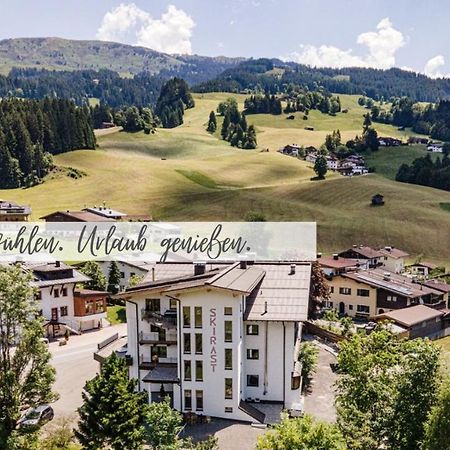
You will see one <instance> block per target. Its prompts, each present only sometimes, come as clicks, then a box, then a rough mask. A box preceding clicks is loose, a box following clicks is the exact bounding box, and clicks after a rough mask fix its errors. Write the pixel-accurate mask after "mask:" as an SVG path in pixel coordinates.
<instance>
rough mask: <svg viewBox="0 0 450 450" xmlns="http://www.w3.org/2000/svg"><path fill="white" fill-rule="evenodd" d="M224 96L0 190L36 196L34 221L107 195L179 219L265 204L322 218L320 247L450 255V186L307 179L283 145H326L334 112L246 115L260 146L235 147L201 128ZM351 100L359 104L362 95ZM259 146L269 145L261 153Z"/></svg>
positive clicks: (305, 169)
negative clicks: (34, 182) (309, 128)
mask: <svg viewBox="0 0 450 450" xmlns="http://www.w3.org/2000/svg"><path fill="white" fill-rule="evenodd" d="M226 97H227V95H226V94H208V95H206V94H205V95H204V96H200V95H199V96H197V98H196V105H197V106H196V107H195V108H194V109H192V110H188V111H187V112H186V116H185V123H184V125H182V126H181V127H178V128H176V129H172V130H158V131H157V133H156V134H155V135H150V136H147V135H145V134H143V133H137V134H126V133H115V134H109V135H104V136H101V137H99V144H100V148H99V150H97V151H76V152H71V153H66V154H62V155H58V156H57V157H56V158H55V160H56V162H57V164H58V165H60V166H65V167H74V168H76V169H78V170H81V171H82V172H84V173H86V176H84V177H82V178H80V179H77V180H75V179H72V178H70V177H68V176H67V175H66V173H65V172H59V173H56V174H53V175H51V176H50V177H49V179H48V180H47V181H46V182H45V183H43V184H42V185H39V186H36V187H33V188H31V189H16V190H8V191H0V197H1V198H5V199H11V200H15V201H18V202H22V203H27V204H31V206H32V208H33V216H34V218H35V219H36V218H38V217H40V216H42V215H44V214H45V213H49V212H51V211H54V210H57V209H62V210H66V209H76V208H78V209H79V208H83V207H84V206H85V205H92V204H100V203H101V202H103V201H106V202H107V203H108V204H109V205H111V206H112V207H115V208H117V209H121V210H124V211H126V212H128V213H130V214H132V213H151V214H153V216H154V217H155V218H157V219H162V220H173V221H176V220H192V221H200V220H243V219H244V217H245V215H246V213H247V212H248V211H249V210H251V211H258V212H262V213H263V214H264V215H265V216H266V218H267V220H275V221H277V220H280V221H293V220H314V221H317V222H318V223H319V247H320V249H321V250H322V251H334V250H337V249H341V248H343V247H346V246H349V245H351V244H353V243H363V242H364V243H368V244H373V245H383V244H391V245H395V246H398V247H403V248H405V249H407V250H409V251H410V252H412V253H415V254H419V253H422V254H424V255H426V256H427V257H428V258H431V259H435V260H437V261H445V260H447V261H448V260H449V259H450V258H449V255H448V251H446V247H445V244H446V243H447V242H449V241H450V213H449V212H448V211H447V210H446V209H445V208H443V207H442V205H448V204H450V193H449V192H444V191H439V190H436V189H431V188H427V187H421V186H413V185H407V184H400V183H396V182H394V181H392V180H390V179H388V178H386V177H385V176H383V175H382V173H381V172H380V173H377V174H374V175H370V176H364V177H354V178H351V179H349V178H344V177H341V176H339V175H331V176H329V177H327V180H325V181H319V182H318V181H310V178H311V177H312V176H313V172H312V169H311V167H309V165H308V164H307V163H306V162H304V161H300V160H297V159H294V158H290V157H287V156H283V155H280V154H278V153H277V152H276V149H277V148H279V147H280V146H281V145H283V144H286V143H289V142H297V143H299V144H309V143H314V142H316V143H320V141H321V136H322V135H324V134H325V133H326V130H319V128H320V127H321V123H320V122H321V119H323V120H329V119H328V116H323V117H322V118H321V117H320V116H318V117H317V118H316V119H315V120H316V122H317V128H318V131H314V132H309V133H310V134H307V133H306V134H305V130H303V129H301V128H300V127H298V128H283V127H284V122H282V118H281V117H280V118H277V119H275V120H274V122H273V124H271V123H269V122H267V121H266V123H265V125H262V122H259V121H264V120H267V119H265V118H264V117H259V116H250V117H249V118H248V122H249V123H255V124H256V125H257V128H258V130H259V133H258V142H259V148H258V149H256V150H251V151H249V150H239V149H235V148H232V147H230V146H229V145H228V144H227V143H226V142H223V141H221V140H219V139H217V137H216V136H211V135H209V134H208V133H207V132H206V131H205V129H204V128H205V122H206V121H207V118H208V113H209V111H211V110H212V109H215V108H216V106H217V103H218V102H219V101H220V100H221V99H224V98H226ZM239 99H240V101H241V102H242V101H243V97H239ZM347 100H348V101H349V102H350V101H352V102H356V98H348V99H346V101H347ZM355 109H356V107H355ZM361 112H362V111H358V110H356V111H354V114H355V115H357V114H358V115H359V114H360V113H361ZM344 116H345V115H344V114H343V115H339V116H338V118H337V119H336V118H335V119H334V120H338V121H339V122H338V123H337V125H339V128H341V129H342V130H345V132H346V133H349V135H351V134H354V132H355V131H356V130H353V128H354V127H356V126H357V123H356V120H355V123H354V124H347V123H346V119H345V117H349V116H345V117H344ZM312 121H313V119H311V123H312ZM286 122H294V121H286ZM302 122H303V121H302ZM268 125H272V126H268ZM396 133H397V130H395V129H394V128H390V129H388V130H386V134H392V135H395V134H396ZM305 136H306V137H305ZM304 137H305V141H304V140H303V138H304ZM308 137H310V138H311V140H307V138H308ZM262 147H263V148H265V147H269V148H270V151H269V152H261V151H260V148H262ZM378 155H385V153H383V152H379V153H378ZM162 158H164V159H162ZM394 164H395V165H396V164H397V161H396V162H395V163H394ZM377 192H381V193H382V194H384V195H385V199H386V205H385V206H383V207H379V208H373V207H371V206H370V199H371V197H372V195H373V194H375V193H377Z"/></svg>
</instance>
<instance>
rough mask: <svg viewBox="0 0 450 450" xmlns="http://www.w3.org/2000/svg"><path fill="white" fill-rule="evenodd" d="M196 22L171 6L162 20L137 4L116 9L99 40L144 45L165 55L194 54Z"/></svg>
mask: <svg viewBox="0 0 450 450" xmlns="http://www.w3.org/2000/svg"><path fill="white" fill-rule="evenodd" d="M194 27H195V22H194V20H193V19H192V17H190V16H189V15H188V14H186V13H185V12H184V11H183V10H181V9H178V8H177V7H176V6H173V5H169V6H168V8H167V11H166V12H165V13H164V14H163V15H162V16H161V18H159V19H154V18H153V17H151V15H150V14H149V13H148V12H147V11H144V10H142V9H140V8H139V7H137V6H136V5H135V4H134V3H128V4H124V3H122V4H121V5H119V6H117V7H116V8H114V9H112V10H111V11H109V12H107V13H106V14H105V16H104V17H103V20H102V23H101V25H100V28H99V29H98V31H97V38H98V39H100V40H108V41H118V42H124V43H127V44H135V45H141V46H143V47H149V48H152V49H154V50H157V51H160V52H165V53H188V54H189V53H192V44H191V37H192V30H193V28H194Z"/></svg>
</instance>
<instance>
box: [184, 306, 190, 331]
mask: <svg viewBox="0 0 450 450" xmlns="http://www.w3.org/2000/svg"><path fill="white" fill-rule="evenodd" d="M190 326H191V307H190V306H183V327H184V328H190Z"/></svg>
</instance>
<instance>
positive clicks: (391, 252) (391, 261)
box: [378, 246, 409, 273]
mask: <svg viewBox="0 0 450 450" xmlns="http://www.w3.org/2000/svg"><path fill="white" fill-rule="evenodd" d="M378 251H379V252H380V253H381V258H380V262H381V266H382V267H384V268H385V269H386V270H387V271H388V272H394V273H403V272H404V271H405V258H407V257H408V256H409V253H407V252H405V251H403V250H400V249H399V248H395V247H392V246H386V247H384V248H380V249H379V250H378Z"/></svg>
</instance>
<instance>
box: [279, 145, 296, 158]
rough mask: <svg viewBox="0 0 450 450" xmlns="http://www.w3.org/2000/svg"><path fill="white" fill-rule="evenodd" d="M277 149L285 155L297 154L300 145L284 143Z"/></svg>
mask: <svg viewBox="0 0 450 450" xmlns="http://www.w3.org/2000/svg"><path fill="white" fill-rule="evenodd" d="M278 151H279V152H280V153H283V154H285V155H290V156H299V154H300V151H301V146H300V145H297V144H288V145H285V146H284V147H283V148H280V150H278Z"/></svg>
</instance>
